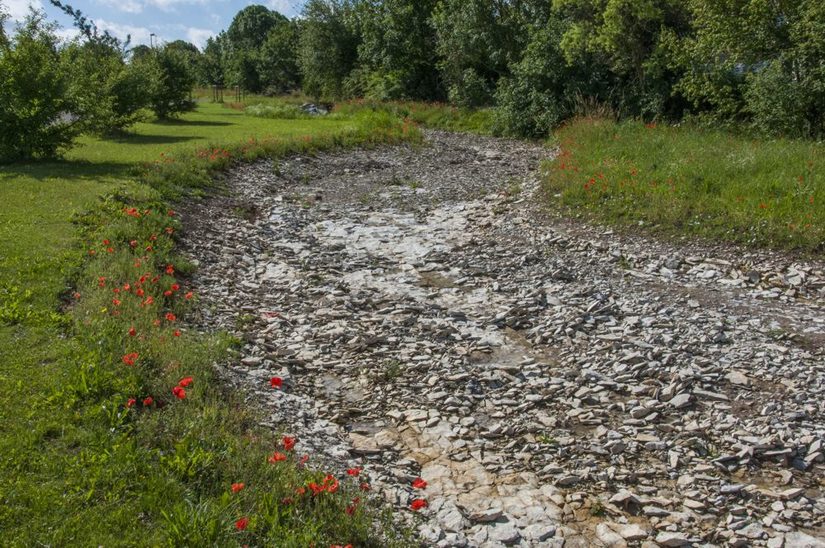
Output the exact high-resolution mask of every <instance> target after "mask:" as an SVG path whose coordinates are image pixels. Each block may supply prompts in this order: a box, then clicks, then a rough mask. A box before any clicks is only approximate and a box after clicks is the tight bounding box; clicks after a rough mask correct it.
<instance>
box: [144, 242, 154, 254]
mask: <svg viewBox="0 0 825 548" xmlns="http://www.w3.org/2000/svg"><path fill="white" fill-rule="evenodd" d="M143 249H145V250H146V251H148V252H150V253H151V252H152V250H153V249H154V248H153V247H152V244H149V245H147V246H146V247H144V248H143Z"/></svg>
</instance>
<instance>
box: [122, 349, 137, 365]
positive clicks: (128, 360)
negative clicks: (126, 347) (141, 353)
mask: <svg viewBox="0 0 825 548" xmlns="http://www.w3.org/2000/svg"><path fill="white" fill-rule="evenodd" d="M121 359H122V360H123V363H125V364H126V365H135V362H136V361H137V359H138V353H137V352H130V353H128V354H126V355H125V356H123V358H121Z"/></svg>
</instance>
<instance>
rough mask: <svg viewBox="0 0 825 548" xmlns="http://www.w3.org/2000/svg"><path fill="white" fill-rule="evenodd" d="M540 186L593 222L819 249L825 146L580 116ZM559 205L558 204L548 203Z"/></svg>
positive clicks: (824, 232)
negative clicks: (582, 212) (586, 215)
mask: <svg viewBox="0 0 825 548" xmlns="http://www.w3.org/2000/svg"><path fill="white" fill-rule="evenodd" d="M556 139H557V142H558V143H559V147H560V152H559V155H558V156H557V158H556V159H555V160H554V161H552V162H550V163H549V164H548V165H547V166H545V168H546V169H545V177H544V186H545V190H546V191H547V193H548V195H549V196H553V195H556V196H559V197H560V200H561V203H562V204H563V205H566V206H569V207H570V208H573V209H575V210H578V211H584V212H586V213H587V214H588V215H589V216H590V217H592V218H593V219H595V220H598V221H602V222H606V223H610V224H617V225H634V226H638V225H643V226H644V227H646V228H649V229H653V230H657V231H661V232H666V233H672V234H679V235H682V234H687V235H693V236H699V237H705V238H710V239H714V240H720V241H730V242H737V243H741V244H745V245H748V246H753V247H772V248H782V249H795V250H802V251H805V252H822V251H824V250H825V146H823V145H822V144H821V143H813V142H808V141H792V140H753V139H749V138H747V137H744V136H737V135H734V134H731V133H725V132H721V131H712V130H706V129H698V128H693V127H668V126H661V125H659V126H657V125H655V124H643V123H640V122H634V121H627V122H620V123H617V122H613V121H607V120H600V119H577V120H574V121H571V122H570V123H568V124H566V125H565V126H564V127H563V128H561V129H560V130H559V131H558V132H557V133H556ZM553 201H555V200H553Z"/></svg>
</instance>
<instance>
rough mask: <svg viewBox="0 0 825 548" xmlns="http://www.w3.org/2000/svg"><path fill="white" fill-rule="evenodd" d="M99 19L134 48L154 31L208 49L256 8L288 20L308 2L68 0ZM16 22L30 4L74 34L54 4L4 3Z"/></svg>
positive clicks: (166, 38)
mask: <svg viewBox="0 0 825 548" xmlns="http://www.w3.org/2000/svg"><path fill="white" fill-rule="evenodd" d="M63 1H64V3H68V4H69V5H71V6H72V7H73V8H75V9H78V10H80V11H82V12H83V14H84V15H86V16H87V17H88V18H89V19H93V20H94V21H95V23H96V24H97V26H98V28H100V29H105V30H108V31H109V32H110V33H111V34H113V35H115V36H117V37H118V38H126V35H127V34H129V35H131V36H132V45H137V44H146V45H148V44H149V35H150V34H152V33H154V34H155V35H156V36H157V37H158V38H159V39H160V40H161V42H164V41H165V42H171V41H173V40H177V39H181V40H186V41H188V42H192V43H193V44H195V45H196V46H198V47H203V45H204V43H206V39H207V38H208V37H210V36H214V35H216V34H217V33H219V32H220V31H222V30H224V29H226V28H227V27H228V26H229V23H231V22H232V18H233V17H234V16H235V14H236V13H238V11H239V10H241V9H242V8H244V7H246V6H248V5H250V4H263V5H265V6H267V7H269V8H270V9H274V10H277V11H279V12H281V13H283V14H284V15H286V16H287V17H295V16H296V15H298V13H299V12H300V10H301V7H302V6H303V4H304V0H259V1H257V2H254V1H249V0H63ZM0 4H2V5H3V6H4V8H5V11H6V12H7V13H9V14H11V17H12V19H13V20H20V19H22V18H23V17H25V15H26V13H27V11H28V5H29V4H32V5H33V6H35V7H37V8H45V10H46V13H47V14H49V17H50V18H51V19H54V20H57V21H58V22H59V23H60V24H61V25H63V26H64V27H65V29H64V30H63V31H61V34H63V35H64V36H67V37H68V36H72V35H73V34H74V33H73V31H72V30H71V21H70V20H69V19H68V18H67V17H66V16H64V15H63V14H62V13H60V12H59V11H58V10H56V9H55V8H53V7H52V6H51V4H50V3H49V1H48V0H0Z"/></svg>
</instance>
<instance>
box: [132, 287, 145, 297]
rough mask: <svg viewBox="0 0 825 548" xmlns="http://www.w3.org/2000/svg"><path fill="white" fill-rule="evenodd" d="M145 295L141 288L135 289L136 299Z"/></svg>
mask: <svg viewBox="0 0 825 548" xmlns="http://www.w3.org/2000/svg"><path fill="white" fill-rule="evenodd" d="M145 293H146V292H145V291H143V288H141V287H139V288H138V289H137V291H135V295H137V296H138V297H143V295H145Z"/></svg>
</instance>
